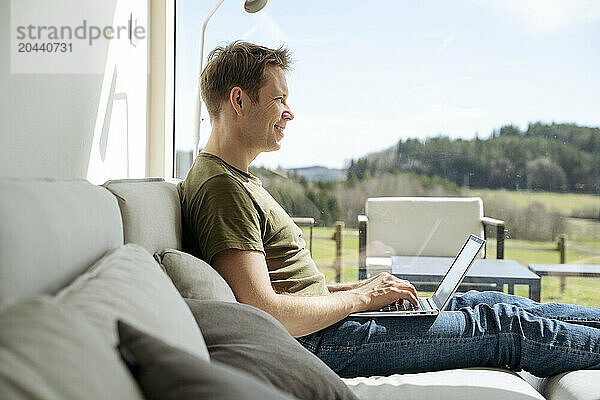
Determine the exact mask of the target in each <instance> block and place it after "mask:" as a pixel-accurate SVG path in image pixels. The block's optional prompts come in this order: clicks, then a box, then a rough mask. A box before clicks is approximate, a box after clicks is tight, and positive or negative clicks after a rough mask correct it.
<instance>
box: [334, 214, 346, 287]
mask: <svg viewBox="0 0 600 400" xmlns="http://www.w3.org/2000/svg"><path fill="white" fill-rule="evenodd" d="M333 239H334V240H335V261H334V263H333V268H334V269H335V281H336V282H341V280H342V266H343V265H344V258H343V250H344V222H343V221H336V222H335V233H334V234H333Z"/></svg>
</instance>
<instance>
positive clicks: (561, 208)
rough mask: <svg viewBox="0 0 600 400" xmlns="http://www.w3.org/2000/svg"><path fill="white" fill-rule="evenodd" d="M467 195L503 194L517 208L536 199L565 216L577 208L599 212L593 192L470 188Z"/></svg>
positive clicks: (486, 195) (599, 201)
mask: <svg viewBox="0 0 600 400" xmlns="http://www.w3.org/2000/svg"><path fill="white" fill-rule="evenodd" d="M468 195H469V196H478V197H482V198H483V199H485V198H489V197H492V196H505V197H506V198H507V199H508V200H509V201H511V202H513V203H514V204H515V205H516V206H517V207H519V208H525V207H527V206H528V205H530V204H531V203H534V202H536V201H537V202H540V203H542V204H544V205H545V206H546V207H548V208H549V209H551V210H554V211H557V212H559V213H560V214H562V215H565V216H570V215H572V214H573V212H574V211H577V210H592V211H593V212H594V214H593V215H599V214H600V196H597V195H594V194H577V193H553V192H535V191H528V190H520V191H515V190H506V189H500V190H491V189H470V190H469V191H468Z"/></svg>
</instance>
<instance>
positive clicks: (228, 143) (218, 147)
mask: <svg viewBox="0 0 600 400" xmlns="http://www.w3.org/2000/svg"><path fill="white" fill-rule="evenodd" d="M245 147H246V145H245V144H244V143H241V141H240V140H239V135H233V134H231V132H226V131H219V129H218V128H216V127H215V128H213V131H212V132H211V134H210V138H209V139H208V143H206V146H205V147H204V149H202V152H203V153H209V154H212V155H214V156H217V157H219V158H220V159H221V160H223V161H225V162H226V163H227V164H229V165H231V166H233V167H235V168H237V169H239V170H241V171H244V172H246V173H247V172H248V166H249V165H250V163H251V162H252V161H254V159H255V158H256V156H257V155H258V154H257V155H254V156H253V155H252V154H249V153H248V151H247V149H246V148H245Z"/></svg>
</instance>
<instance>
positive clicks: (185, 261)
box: [154, 249, 236, 302]
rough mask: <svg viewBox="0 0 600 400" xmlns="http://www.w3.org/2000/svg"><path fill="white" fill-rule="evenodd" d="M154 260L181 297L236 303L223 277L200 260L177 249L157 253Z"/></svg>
mask: <svg viewBox="0 0 600 400" xmlns="http://www.w3.org/2000/svg"><path fill="white" fill-rule="evenodd" d="M154 258H155V259H156V261H158V263H159V264H160V266H161V268H162V269H163V270H164V271H165V272H166V273H167V275H169V278H171V280H172V281H173V284H175V287H176V288H177V290H179V293H180V294H181V296H183V297H185V298H188V299H197V300H220V301H230V302H235V301H236V300H235V295H234V294H233V292H232V291H231V288H230V287H229V285H228V284H227V282H225V280H224V279H223V278H222V277H221V275H219V273H218V272H217V271H215V270H214V269H213V267H211V266H210V265H208V264H207V263H205V262H204V261H202V260H200V259H199V258H196V257H194V256H192V255H191V254H187V253H184V252H183V251H179V250H175V249H166V250H163V251H160V252H158V253H155V254H154Z"/></svg>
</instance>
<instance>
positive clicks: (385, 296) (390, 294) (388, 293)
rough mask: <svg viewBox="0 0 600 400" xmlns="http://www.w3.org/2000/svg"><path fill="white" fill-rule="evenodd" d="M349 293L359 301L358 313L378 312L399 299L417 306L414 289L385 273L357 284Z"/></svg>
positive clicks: (407, 283)
mask: <svg viewBox="0 0 600 400" xmlns="http://www.w3.org/2000/svg"><path fill="white" fill-rule="evenodd" d="M350 292H352V293H354V294H356V295H358V297H359V299H360V302H359V304H360V306H359V307H360V308H361V309H360V310H358V311H369V310H378V309H380V308H382V307H385V306H387V305H388V304H390V303H393V302H394V301H396V300H399V299H403V300H408V301H410V302H411V303H412V304H413V305H415V306H416V307H418V306H419V302H418V300H417V297H418V295H417V290H416V289H415V287H414V286H413V285H412V284H411V283H410V282H409V281H406V280H403V279H399V278H396V277H395V276H394V275H391V274H388V273H387V272H383V273H381V274H379V275H376V276H374V277H372V278H369V279H365V280H363V281H360V282H357V283H356V286H355V288H353V289H351V290H350Z"/></svg>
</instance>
